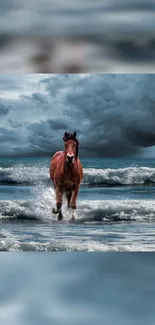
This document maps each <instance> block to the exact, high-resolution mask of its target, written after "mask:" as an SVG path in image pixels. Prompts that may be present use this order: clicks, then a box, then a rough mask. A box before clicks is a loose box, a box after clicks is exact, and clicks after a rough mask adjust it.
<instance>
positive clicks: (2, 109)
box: [0, 102, 11, 116]
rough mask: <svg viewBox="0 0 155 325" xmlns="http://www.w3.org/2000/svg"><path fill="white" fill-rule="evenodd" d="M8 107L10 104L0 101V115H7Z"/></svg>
mask: <svg viewBox="0 0 155 325" xmlns="http://www.w3.org/2000/svg"><path fill="white" fill-rule="evenodd" d="M10 108H11V107H10V106H7V105H4V104H3V103H1V102H0V116H3V115H4V116H5V115H7V114H8V113H9V110H10Z"/></svg>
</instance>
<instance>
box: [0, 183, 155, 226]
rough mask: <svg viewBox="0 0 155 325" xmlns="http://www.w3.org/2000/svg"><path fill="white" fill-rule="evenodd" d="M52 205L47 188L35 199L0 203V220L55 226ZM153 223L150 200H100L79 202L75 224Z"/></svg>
mask: <svg viewBox="0 0 155 325" xmlns="http://www.w3.org/2000/svg"><path fill="white" fill-rule="evenodd" d="M54 204H55V200H54V190H53V189H48V190H46V191H45V193H44V194H43V193H42V194H40V197H38V199H37V200H27V201H21V200H20V201H19V200H17V201H15V200H14V201H9V200H6V201H0V220H1V221H17V220H19V221H28V222H30V221H33V222H51V223H58V224H59V221H57V217H56V215H53V213H52V208H53V206H54ZM62 213H63V215H64V220H63V222H64V223H69V222H70V212H69V210H67V207H66V204H64V205H63V207H62ZM149 220H151V221H154V220H155V201H154V200H104V201H102V200H101V201H99V200H98V201H94V200H93V201H91V200H86V201H79V202H78V209H77V219H76V221H75V223H77V224H80V223H96V224H97V223H102V222H118V221H149Z"/></svg>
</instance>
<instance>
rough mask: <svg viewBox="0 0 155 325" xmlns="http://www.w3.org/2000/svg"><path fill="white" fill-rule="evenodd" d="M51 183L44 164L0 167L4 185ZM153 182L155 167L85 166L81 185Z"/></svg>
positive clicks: (0, 179)
mask: <svg viewBox="0 0 155 325" xmlns="http://www.w3.org/2000/svg"><path fill="white" fill-rule="evenodd" d="M38 183H44V184H46V185H47V186H48V185H51V184H52V183H51V181H50V177H49V168H47V167H44V166H41V167H40V166H31V167H27V166H23V165H18V166H15V167H11V168H0V184H1V185H2V184H3V185H4V184H7V185H37V184H38ZM153 184H155V168H149V167H128V168H119V169H110V168H106V169H96V168H85V169H84V179H83V182H82V185H83V186H126V185H153Z"/></svg>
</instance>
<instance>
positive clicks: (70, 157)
mask: <svg viewBox="0 0 155 325" xmlns="http://www.w3.org/2000/svg"><path fill="white" fill-rule="evenodd" d="M67 162H68V163H69V164H72V163H73V162H74V155H67Z"/></svg>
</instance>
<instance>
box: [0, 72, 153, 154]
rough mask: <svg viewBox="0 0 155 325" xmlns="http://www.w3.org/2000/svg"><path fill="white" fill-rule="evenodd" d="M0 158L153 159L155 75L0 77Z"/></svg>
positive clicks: (28, 75) (31, 75)
mask: <svg viewBox="0 0 155 325" xmlns="http://www.w3.org/2000/svg"><path fill="white" fill-rule="evenodd" d="M0 121H1V123H0V154H1V156H2V155H3V156H4V155H51V154H52V153H53V152H54V151H56V150H61V149H62V148H63V141H62V136H63V133H64V132H65V131H69V132H70V131H73V130H76V132H77V134H78V137H79V140H80V155H81V156H92V155H93V156H100V157H125V156H130V155H144V156H145V155H149V156H155V75H147V74H145V75H142V74H138V75H136V74H133V75H132V74H120V75H118V74H117V75H108V74H107V75H106V74H105V75H101V74H96V75H95V74H93V75H89V74H87V75H86V74H85V75H76V74H73V75H67V74H64V75H61V74H59V75H50V74H48V75H46V74H42V75H41V74H40V75H39V74H27V75H2V74H1V75H0Z"/></svg>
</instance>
